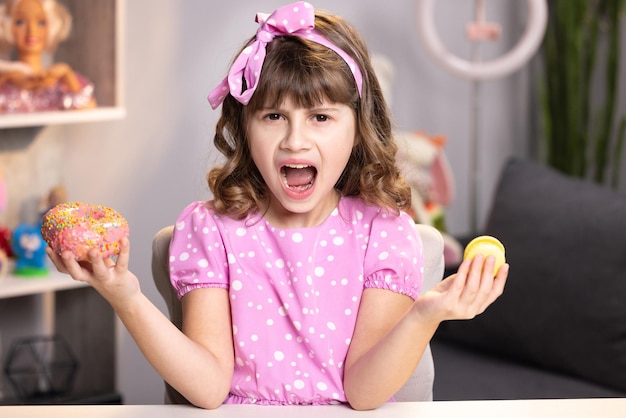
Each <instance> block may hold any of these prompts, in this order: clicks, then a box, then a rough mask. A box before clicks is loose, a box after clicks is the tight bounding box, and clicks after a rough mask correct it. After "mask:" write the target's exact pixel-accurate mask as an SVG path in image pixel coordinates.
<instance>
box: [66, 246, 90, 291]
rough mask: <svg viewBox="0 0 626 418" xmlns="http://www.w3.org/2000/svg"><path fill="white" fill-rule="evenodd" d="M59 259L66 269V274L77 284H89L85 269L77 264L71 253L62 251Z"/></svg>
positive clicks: (87, 273)
mask: <svg viewBox="0 0 626 418" xmlns="http://www.w3.org/2000/svg"><path fill="white" fill-rule="evenodd" d="M61 259H62V260H63V263H64V265H65V268H66V269H67V272H68V273H69V274H70V276H72V278H74V280H78V281H79V282H86V283H89V279H90V274H89V272H88V271H87V269H86V268H85V267H83V266H81V265H80V264H79V262H78V261H77V260H76V258H75V257H74V254H73V253H72V252H71V251H63V253H62V254H61Z"/></svg>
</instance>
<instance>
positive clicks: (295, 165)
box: [285, 164, 308, 168]
mask: <svg viewBox="0 0 626 418" xmlns="http://www.w3.org/2000/svg"><path fill="white" fill-rule="evenodd" d="M285 167H289V168H307V167H308V165H306V164H286V165H285Z"/></svg>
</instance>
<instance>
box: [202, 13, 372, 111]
mask: <svg viewBox="0 0 626 418" xmlns="http://www.w3.org/2000/svg"><path fill="white" fill-rule="evenodd" d="M256 22H257V23H258V24H259V29H258V30H257V32H256V37H255V39H254V40H253V41H252V42H251V43H250V44H249V45H248V46H246V48H245V49H244V50H243V51H242V52H241V54H239V56H238V57H237V58H236V59H235V61H234V62H233V65H232V66H231V67H230V70H229V71H228V75H227V76H226V77H225V78H224V80H222V82H221V83H220V84H219V85H218V86H217V87H216V88H215V89H214V90H213V91H212V92H211V94H209V97H208V100H209V103H210V104H211V107H212V108H213V109H216V108H217V107H218V106H219V105H220V104H221V103H222V102H223V101H224V98H225V97H226V96H227V95H228V93H230V94H231V95H232V96H233V97H234V98H235V99H236V100H237V101H238V102H240V103H242V104H244V105H247V104H248V102H249V101H250V98H251V97H252V95H253V94H254V91H255V90H256V88H257V85H258V82H259V77H260V76H261V68H262V67H263V61H264V60H265V53H266V49H265V48H266V45H267V44H268V43H269V42H271V41H272V39H274V38H275V37H276V36H281V35H291V36H299V37H301V38H305V39H308V40H310V41H313V42H316V43H318V44H320V45H324V46H325V47H327V48H329V49H332V50H333V51H335V52H336V53H337V54H338V55H339V56H340V57H341V58H343V60H344V61H346V63H347V64H348V66H349V67H350V70H351V71H352V74H353V75H354V79H355V82H356V85H357V89H358V90H359V95H361V89H362V84H363V77H362V75H361V71H360V70H359V67H358V66H357V64H356V62H355V61H354V60H353V59H352V58H351V57H350V56H349V55H348V54H347V53H346V52H345V51H343V50H341V49H340V48H339V47H337V46H336V45H335V44H333V43H332V42H330V41H329V40H328V39H326V38H325V37H324V36H322V35H321V34H320V33H319V32H318V31H316V30H315V12H314V10H313V6H311V5H310V4H309V3H307V2H304V1H299V2H296V3H292V4H289V5H287V6H283V7H280V8H278V9H276V10H275V11H274V12H273V13H272V14H270V15H267V14H265V13H257V15H256ZM242 79H245V80H246V90H243V82H242Z"/></svg>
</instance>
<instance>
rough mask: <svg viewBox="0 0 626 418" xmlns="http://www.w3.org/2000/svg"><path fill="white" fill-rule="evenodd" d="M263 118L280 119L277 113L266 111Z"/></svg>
mask: <svg viewBox="0 0 626 418" xmlns="http://www.w3.org/2000/svg"><path fill="white" fill-rule="evenodd" d="M263 118H264V119H267V120H280V118H281V116H280V114H279V113H268V114H266V115H265V116H264V117H263Z"/></svg>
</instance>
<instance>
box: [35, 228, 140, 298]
mask: <svg viewBox="0 0 626 418" xmlns="http://www.w3.org/2000/svg"><path fill="white" fill-rule="evenodd" d="M46 253H47V254H48V257H50V259H51V260H52V262H53V263H54V265H55V267H56V268H57V270H58V271H59V272H61V273H67V274H69V275H70V276H72V278H73V279H74V280H77V281H81V282H85V283H88V284H89V285H91V286H92V287H93V288H94V289H96V291H98V293H100V294H101V295H102V296H103V297H104V298H105V299H106V300H107V301H108V302H109V303H110V304H111V305H112V306H113V308H114V309H115V310H117V309H124V307H125V306H129V305H128V304H130V303H131V302H132V300H133V298H134V297H135V296H137V295H141V289H140V286H139V280H138V279H137V277H136V276H135V275H134V274H133V273H132V272H131V271H129V270H128V261H129V258H130V242H129V241H128V239H127V238H122V240H121V241H120V253H119V255H118V256H117V260H114V259H113V258H107V259H104V258H102V255H101V254H100V253H99V251H98V250H95V249H92V250H90V251H89V253H88V258H89V261H76V259H75V258H74V255H73V254H72V252H71V251H64V252H63V253H62V254H61V255H59V254H56V253H55V252H54V251H52V249H51V248H50V247H47V248H46Z"/></svg>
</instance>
